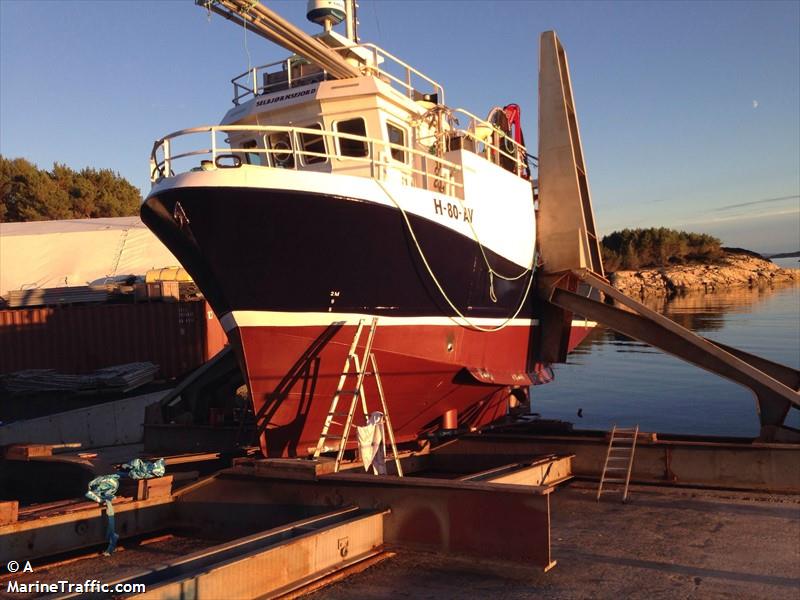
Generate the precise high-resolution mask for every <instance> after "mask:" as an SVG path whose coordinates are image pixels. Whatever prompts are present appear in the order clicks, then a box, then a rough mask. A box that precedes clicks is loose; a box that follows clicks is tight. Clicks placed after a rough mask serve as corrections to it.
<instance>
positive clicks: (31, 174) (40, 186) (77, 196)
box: [0, 155, 142, 222]
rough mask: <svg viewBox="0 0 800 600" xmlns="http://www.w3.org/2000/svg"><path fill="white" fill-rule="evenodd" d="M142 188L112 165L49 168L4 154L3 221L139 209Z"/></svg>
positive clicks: (0, 181)
mask: <svg viewBox="0 0 800 600" xmlns="http://www.w3.org/2000/svg"><path fill="white" fill-rule="evenodd" d="M141 200H142V198H141V195H140V194H139V190H138V189H137V188H135V187H134V186H133V185H131V184H130V183H129V182H128V181H127V180H125V179H124V178H123V177H121V176H120V175H119V174H117V173H114V172H113V171H111V170H109V169H93V168H89V167H87V168H84V169H81V170H80V171H74V170H73V169H71V168H69V167H68V166H66V165H63V164H59V163H56V164H54V165H53V169H52V170H51V171H45V170H43V169H39V168H37V167H36V165H34V164H32V163H31V162H29V161H27V160H25V159H24V158H14V159H7V158H5V157H3V156H1V155H0V221H4V222H16V221H42V220H48V219H85V218H95V217H120V216H130V215H135V214H137V213H138V212H139V204H140V202H141Z"/></svg>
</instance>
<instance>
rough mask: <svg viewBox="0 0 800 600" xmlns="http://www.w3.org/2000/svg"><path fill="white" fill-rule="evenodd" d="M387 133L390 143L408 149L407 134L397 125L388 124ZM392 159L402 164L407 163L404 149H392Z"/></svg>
mask: <svg viewBox="0 0 800 600" xmlns="http://www.w3.org/2000/svg"><path fill="white" fill-rule="evenodd" d="M386 133H388V135H389V143H390V144H396V145H398V146H403V148H405V147H406V132H405V130H404V129H401V128H400V127H398V126H397V125H392V124H391V123H386ZM389 151H390V153H391V155H392V158H393V159H395V160H397V161H400V162H402V163H404V162H406V151H405V150H403V149H402V148H394V147H392V148H390V150H389Z"/></svg>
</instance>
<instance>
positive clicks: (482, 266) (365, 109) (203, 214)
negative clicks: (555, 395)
mask: <svg viewBox="0 0 800 600" xmlns="http://www.w3.org/2000/svg"><path fill="white" fill-rule="evenodd" d="M198 4H200V5H202V6H204V7H205V8H207V9H208V10H209V11H213V12H215V13H218V14H220V15H222V16H225V17H226V18H228V19H229V20H231V21H233V22H234V23H236V24H238V25H240V26H242V27H248V28H250V29H251V30H252V31H255V32H256V33H260V34H261V35H263V36H264V37H267V38H269V39H271V40H272V41H275V42H277V43H279V44H280V45H282V46H284V47H285V48H287V49H289V50H290V51H291V52H293V54H292V55H291V56H289V57H287V58H286V59H285V60H282V61H279V62H275V63H271V64H267V65H262V66H258V67H254V68H251V69H249V70H247V71H246V72H244V73H242V74H240V75H238V76H237V77H234V78H233V80H232V84H233V97H232V102H233V107H232V108H231V109H230V110H229V111H228V112H227V113H226V114H225V116H224V117H223V119H222V121H221V123H220V124H219V125H215V126H205V127H196V128H191V129H184V130H181V131H177V132H175V133H171V134H169V135H167V136H165V137H163V138H161V139H159V140H158V141H157V142H156V143H155V145H154V148H153V152H152V156H151V168H152V171H151V176H152V189H151V191H150V193H149V195H148V196H147V198H146V200H145V201H144V204H143V206H142V209H141V215H142V219H143V221H144V222H145V223H146V224H147V226H148V227H149V228H151V229H152V230H153V231H154V232H155V234H156V235H157V236H158V237H159V238H160V239H161V240H162V241H163V242H164V244H165V245H166V246H167V247H168V248H169V249H170V250H171V251H172V252H173V253H174V254H175V256H176V257H177V258H178V259H179V260H180V262H181V264H182V265H183V266H184V267H185V268H186V269H187V270H188V271H189V272H190V273H191V275H192V277H193V278H194V280H195V282H196V283H197V284H198V286H199V287H200V289H201V290H202V292H203V293H204V295H205V296H206V298H207V299H208V301H209V303H210V304H211V306H212V307H213V309H214V311H215V313H216V315H217V317H218V318H219V320H220V322H221V323H222V324H223V326H224V328H225V330H226V332H227V334H228V337H229V340H230V342H231V345H232V347H233V349H234V351H235V352H236V354H237V357H238V360H239V363H240V366H241V369H242V372H243V373H244V374H245V375H246V379H247V383H248V386H249V392H250V395H251V398H252V403H253V411H254V414H255V415H256V417H257V420H258V421H259V424H260V428H259V433H261V434H262V435H261V446H262V449H263V452H264V453H265V455H267V456H305V455H307V454H308V453H309V452H310V451H311V450H312V449H313V448H314V447H315V446H317V443H318V440H319V438H320V431H321V429H322V427H323V425H324V424H325V421H326V419H327V418H328V417H327V415H328V413H329V409H330V406H331V397H332V396H333V395H334V394H335V393H337V389H339V388H337V385H338V384H339V382H340V377H341V374H342V370H343V365H344V364H345V361H346V359H347V356H348V352H349V349H350V347H351V345H352V343H353V341H354V336H356V332H357V331H358V332H360V331H361V328H363V327H364V326H365V325H366V326H371V324H372V323H373V320H374V319H377V321H375V323H376V325H375V328H374V331H372V336H371V337H372V341H371V345H372V353H373V354H374V357H375V361H376V364H377V365H378V366H379V368H380V383H382V387H383V390H382V392H383V394H384V395H385V398H386V403H387V408H388V411H389V412H390V413H391V421H392V425H393V431H394V435H395V437H396V439H397V441H398V443H401V442H404V441H411V440H415V439H418V438H419V437H421V436H426V435H435V434H437V432H442V431H447V430H454V429H474V428H478V427H480V426H482V425H484V424H486V423H489V422H491V421H493V420H495V419H497V418H498V417H501V416H503V415H505V414H506V412H507V410H508V407H509V405H513V404H516V403H519V402H523V403H524V401H525V397H526V395H527V390H528V387H529V386H530V385H532V384H536V383H543V382H546V381H548V380H549V378H550V376H551V372H550V371H549V367H548V364H547V363H548V361H547V360H546V357H544V358H543V357H542V355H541V353H538V352H537V351H536V346H537V344H538V343H539V339H540V335H541V332H540V330H539V324H540V321H539V319H540V317H541V314H540V312H541V309H540V306H539V304H538V303H537V301H536V299H535V296H536V294H535V288H536V284H537V283H536V276H537V263H538V262H539V261H540V256H539V254H538V253H537V231H536V229H537V182H536V179H535V160H534V157H532V156H531V153H530V152H529V151H528V149H527V148H526V146H525V143H524V137H523V132H522V127H521V117H520V109H519V106H518V105H516V104H506V105H503V106H497V107H489V109H488V110H487V117H486V118H485V119H483V118H480V117H478V116H476V115H474V114H472V113H470V112H469V111H467V110H464V109H460V108H454V107H450V106H449V105H447V104H446V102H445V90H444V88H443V87H442V85H440V84H439V83H437V82H436V81H435V80H434V79H432V78H430V77H429V76H427V75H425V74H423V73H422V72H421V71H419V70H417V69H416V68H414V67H412V66H411V65H409V64H407V63H406V62H404V61H402V60H401V59H399V58H397V57H395V56H394V55H392V54H390V53H389V52H387V51H385V50H383V49H382V48H379V47H378V46H375V45H374V44H370V43H362V42H360V41H359V40H358V37H357V33H356V21H355V16H354V13H353V10H354V6H353V3H352V2H349V1H348V2H343V1H334V0H320V1H312V2H310V3H309V12H308V16H309V19H310V20H312V21H314V22H317V23H319V24H320V25H322V27H323V30H322V31H321V32H320V33H319V34H318V35H315V36H313V37H312V36H309V35H308V34H305V33H304V32H302V31H301V30H299V29H298V28H297V27H295V26H294V25H292V24H290V23H287V22H286V21H285V20H283V19H282V18H280V17H279V16H278V15H276V14H275V13H274V12H272V11H271V10H269V9H268V8H266V7H264V6H263V5H260V4H258V3H255V4H253V3H251V2H249V1H246V0H220V1H218V2H213V3H210V2H205V1H203V0H198ZM341 21H344V22H345V24H346V31H347V35H340V34H339V33H337V32H336V31H335V30H334V26H335V25H337V24H338V23H339V22H341ZM565 315H566V316H565ZM560 318H561V319H562V321H563V320H564V319H567V321H566V322H562V323H561V325H562V327H561V328H560V329H559V331H558V335H559V336H560V337H561V346H562V351H563V350H567V351H569V350H570V349H572V348H573V347H574V346H575V345H577V344H578V343H579V342H580V341H581V340H582V339H583V338H584V337H585V335H586V334H587V333H588V332H589V331H590V330H591V328H592V327H593V326H594V323H592V322H590V321H585V320H574V319H573V318H572V315H571V313H564V314H562V315H561V317H560ZM366 343H367V336H366V335H364V336H362V337H361V338H360V340H358V341H357V342H356V344H355V345H356V346H357V347H359V348H363V347H364V345H365V344H366ZM367 380H368V381H369V378H367ZM367 385H371V384H369V382H367Z"/></svg>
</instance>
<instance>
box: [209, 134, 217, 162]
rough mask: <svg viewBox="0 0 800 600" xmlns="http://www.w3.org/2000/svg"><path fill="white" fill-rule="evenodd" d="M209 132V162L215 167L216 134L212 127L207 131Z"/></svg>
mask: <svg viewBox="0 0 800 600" xmlns="http://www.w3.org/2000/svg"><path fill="white" fill-rule="evenodd" d="M209 131H210V132H211V162H212V163H213V164H214V166H216V165H217V132H216V131H215V130H214V127H211V128H210V129H209Z"/></svg>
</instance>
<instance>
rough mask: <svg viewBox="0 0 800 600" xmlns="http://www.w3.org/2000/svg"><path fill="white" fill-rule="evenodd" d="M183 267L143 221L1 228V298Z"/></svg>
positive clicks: (5, 225) (0, 225)
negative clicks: (30, 291)
mask: <svg viewBox="0 0 800 600" xmlns="http://www.w3.org/2000/svg"><path fill="white" fill-rule="evenodd" d="M179 265H180V263H179V262H178V260H177V259H176V258H175V257H174V256H173V255H172V253H171V252H170V251H169V250H167V248H166V247H165V246H164V245H163V244H162V243H161V242H160V241H159V240H158V238H156V236H155V235H153V234H152V233H151V231H150V230H149V229H147V227H145V225H144V223H142V221H141V219H140V218H139V217H112V218H105V219H69V220H65V221H33V222H30V223H0V296H6V295H7V294H8V292H9V291H10V290H22V289H33V288H47V287H63V286H76V285H87V284H89V283H91V282H93V281H97V280H98V279H103V278H110V277H119V276H124V275H144V274H145V273H146V272H147V271H148V270H150V269H159V268H162V267H177V266H179Z"/></svg>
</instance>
